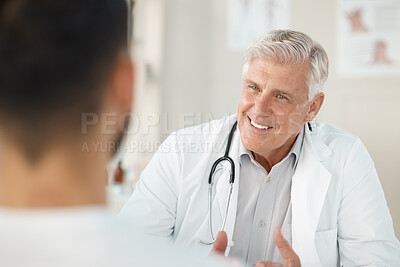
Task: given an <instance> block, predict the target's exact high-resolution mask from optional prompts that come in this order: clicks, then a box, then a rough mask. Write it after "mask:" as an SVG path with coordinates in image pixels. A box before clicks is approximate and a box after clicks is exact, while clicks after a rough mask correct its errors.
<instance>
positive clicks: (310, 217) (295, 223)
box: [291, 128, 331, 266]
mask: <svg viewBox="0 0 400 267" xmlns="http://www.w3.org/2000/svg"><path fill="white" fill-rule="evenodd" d="M314 129H315V128H314ZM316 151H318V152H316ZM329 155H330V150H329V148H328V147H326V146H325V144H323V143H322V142H321V141H320V140H319V138H318V137H317V136H316V135H315V133H313V132H311V131H309V129H306V135H305V138H304V143H303V151H302V153H301V154H300V159H299V163H298V166H297V169H296V172H295V174H294V175H293V178H292V191H291V199H292V245H293V249H294V250H295V252H296V253H297V254H298V256H299V257H300V259H301V261H302V265H303V266H321V263H320V260H319V257H318V253H317V250H316V247H315V242H314V237H315V231H316V228H317V224H318V220H319V216H320V213H321V209H322V205H323V203H324V200H325V197H326V193H327V190H328V187H329V183H330V179H331V174H330V173H329V172H328V170H327V169H326V168H325V167H324V166H323V165H322V163H321V161H322V160H323V159H324V158H326V157H327V156H329Z"/></svg>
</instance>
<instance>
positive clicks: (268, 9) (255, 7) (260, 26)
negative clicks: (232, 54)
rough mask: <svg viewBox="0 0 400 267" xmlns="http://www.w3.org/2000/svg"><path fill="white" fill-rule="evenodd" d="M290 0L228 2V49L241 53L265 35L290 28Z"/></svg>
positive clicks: (232, 0)
mask: <svg viewBox="0 0 400 267" xmlns="http://www.w3.org/2000/svg"><path fill="white" fill-rule="evenodd" d="M290 1H291V0H228V48H229V49H230V50H231V51H243V50H245V49H246V48H247V47H249V46H250V45H251V44H253V43H254V42H255V41H257V40H258V39H260V38H261V37H262V36H263V35H264V34H265V33H267V32H268V31H270V30H273V29H287V28H289V27H290V25H289V24H290Z"/></svg>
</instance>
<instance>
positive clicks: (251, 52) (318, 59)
mask: <svg viewBox="0 0 400 267" xmlns="http://www.w3.org/2000/svg"><path fill="white" fill-rule="evenodd" d="M256 58H268V59H272V60H274V61H275V62H277V63H279V64H282V65H290V64H298V63H304V62H307V61H309V62H310V75H309V77H308V100H309V101H310V100H312V99H313V98H314V96H316V95H317V94H319V93H321V92H322V91H323V88H324V85H325V82H326V80H327V78H328V65H329V62H328V55H327V54H326V52H325V50H324V48H323V47H322V46H321V45H320V44H319V43H317V42H315V41H313V40H312V39H311V38H310V37H309V36H308V35H306V34H304V33H302V32H298V31H292V30H274V31H271V32H269V33H267V34H266V35H265V36H264V37H262V38H261V39H260V40H259V41H258V42H256V43H255V44H254V45H252V46H250V47H249V48H248V49H247V50H246V52H245V54H244V65H243V75H244V74H245V73H246V72H247V70H248V67H249V64H250V63H251V61H253V60H254V59H256Z"/></svg>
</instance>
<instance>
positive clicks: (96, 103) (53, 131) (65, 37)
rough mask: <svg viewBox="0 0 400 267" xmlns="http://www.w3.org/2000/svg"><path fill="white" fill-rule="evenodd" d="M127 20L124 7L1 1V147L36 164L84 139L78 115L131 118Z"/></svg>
mask: <svg viewBox="0 0 400 267" xmlns="http://www.w3.org/2000/svg"><path fill="white" fill-rule="evenodd" d="M127 14H128V11H127V6H126V1H125V0H9V1H0V133H1V137H2V138H3V140H7V142H11V143H13V144H16V145H17V146H18V148H19V149H20V150H21V151H23V154H24V155H25V156H26V158H27V159H28V160H29V161H31V162H35V161H37V160H38V159H40V157H41V156H42V155H43V154H45V152H46V151H47V149H49V148H52V147H57V146H61V145H66V144H68V143H69V142H71V140H75V141H76V140H79V139H80V138H82V125H81V124H82V122H81V119H82V114H84V113H100V112H116V113H117V114H122V113H124V112H127V111H129V109H130V106H131V95H130V91H131V86H132V73H131V72H132V65H131V62H130V59H129V55H128V47H127V43H128V40H127ZM89 130H91V131H97V130H98V129H97V128H96V127H93V129H89ZM89 134H91V133H90V132H89ZM93 134H96V133H93ZM111 138H116V136H114V137H111Z"/></svg>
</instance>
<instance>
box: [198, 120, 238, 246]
mask: <svg viewBox="0 0 400 267" xmlns="http://www.w3.org/2000/svg"><path fill="white" fill-rule="evenodd" d="M236 125H237V121H236V122H235V123H234V124H233V126H232V128H231V131H230V132H229V136H228V143H227V144H226V148H225V154H224V155H223V156H222V157H220V158H219V159H217V160H216V161H215V162H214V164H213V165H212V167H211V171H210V175H209V176H208V219H209V228H210V237H211V242H205V241H202V240H200V243H201V244H203V245H212V244H214V242H215V237H214V233H213V229H212V199H213V198H212V188H213V178H214V174H215V173H216V172H217V171H218V170H219V169H217V167H218V166H219V164H220V163H221V162H224V161H227V162H228V163H229V165H230V176H229V194H228V203H227V204H226V210H225V216H224V220H223V223H222V227H221V230H220V231H224V230H225V225H226V219H227V217H228V210H229V204H230V202H231V195H232V191H233V184H234V182H235V163H234V162H233V160H232V158H231V157H229V150H230V148H231V143H232V139H233V135H234V133H235V130H236Z"/></svg>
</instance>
